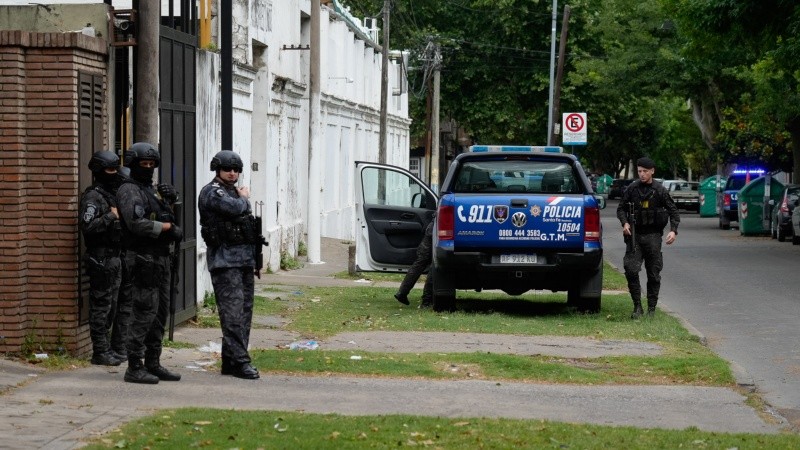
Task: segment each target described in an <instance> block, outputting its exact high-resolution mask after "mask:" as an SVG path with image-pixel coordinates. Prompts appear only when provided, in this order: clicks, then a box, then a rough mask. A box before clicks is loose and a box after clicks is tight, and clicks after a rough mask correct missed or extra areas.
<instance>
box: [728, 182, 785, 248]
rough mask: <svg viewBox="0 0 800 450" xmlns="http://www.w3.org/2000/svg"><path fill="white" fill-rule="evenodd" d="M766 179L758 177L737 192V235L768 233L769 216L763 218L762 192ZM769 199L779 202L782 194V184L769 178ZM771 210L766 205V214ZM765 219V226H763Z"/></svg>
mask: <svg viewBox="0 0 800 450" xmlns="http://www.w3.org/2000/svg"><path fill="white" fill-rule="evenodd" d="M767 177H769V175H767V176H764V177H758V178H756V179H755V180H753V181H751V182H749V183H747V184H746V185H744V187H743V188H742V189H741V190H739V200H738V201H739V233H740V234H742V235H744V236H753V235H759V234H768V233H769V220H768V219H769V216H764V191H765V189H766V185H767ZM770 178H771V179H770V188H769V198H770V199H772V200H775V201H776V202H779V201H780V199H781V195H782V194H783V183H781V182H780V181H778V180H776V179H775V178H772V177H770ZM770 212H771V209H770V206H769V204H767V213H770ZM765 219H766V222H767V225H766V226H764V221H765Z"/></svg>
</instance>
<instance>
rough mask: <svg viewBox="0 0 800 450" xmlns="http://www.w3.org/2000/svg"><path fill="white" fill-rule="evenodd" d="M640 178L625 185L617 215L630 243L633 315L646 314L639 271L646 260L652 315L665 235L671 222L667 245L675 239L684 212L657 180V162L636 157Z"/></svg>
mask: <svg viewBox="0 0 800 450" xmlns="http://www.w3.org/2000/svg"><path fill="white" fill-rule="evenodd" d="M636 166H637V171H638V174H639V179H638V180H636V181H634V182H633V183H631V184H630V186H628V188H627V189H625V192H624V193H623V194H622V199H621V200H620V202H619V206H617V218H618V219H619V221H620V223H621V224H622V234H623V236H624V237H625V241H626V243H628V244H629V245H628V246H627V247H626V251H625V257H624V258H623V266H624V268H625V278H626V279H627V280H628V290H629V291H630V294H631V298H632V299H633V313H632V314H631V318H632V319H638V318H639V317H641V316H642V314H644V311H643V310H642V287H641V284H640V283H639V271H640V270H641V269H642V262H644V267H645V271H646V272H647V315H648V316H652V315H653V314H655V311H656V304H657V303H658V292H659V290H660V289H661V269H662V268H663V266H664V260H663V256H662V254H661V239H662V236H663V234H664V228H665V227H666V226H667V224H669V233H667V238H666V242H667V245H670V244H672V243H673V242H675V237H676V236H677V235H678V224H680V221H681V219H680V216H679V215H678V208H677V207H676V206H675V203H674V202H673V201H672V197H670V195H669V192H668V191H667V190H666V189H665V188H664V186H662V185H661V183H659V182H658V181H655V180H653V175H654V174H655V163H654V162H653V160H652V159H650V158H647V157H643V158H639V159H638V160H637V161H636Z"/></svg>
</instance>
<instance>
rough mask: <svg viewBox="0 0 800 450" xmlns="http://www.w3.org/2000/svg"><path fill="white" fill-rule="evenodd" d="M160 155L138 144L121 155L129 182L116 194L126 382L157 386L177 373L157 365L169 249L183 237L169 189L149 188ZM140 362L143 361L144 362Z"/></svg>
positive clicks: (165, 310) (166, 296) (165, 311)
mask: <svg viewBox="0 0 800 450" xmlns="http://www.w3.org/2000/svg"><path fill="white" fill-rule="evenodd" d="M160 162H161V156H160V155H159V152H158V150H157V149H156V148H155V147H153V145H151V144H148V143H146V142H137V143H135V144H133V145H132V146H131V148H130V149H129V150H128V151H127V153H126V154H125V165H126V166H127V167H129V168H130V170H131V178H130V179H128V180H125V182H123V184H122V186H120V188H119V191H118V192H117V203H118V204H119V208H120V215H121V217H122V225H123V245H124V246H125V264H124V266H125V270H126V276H127V277H128V279H129V280H130V288H129V290H128V293H129V295H130V297H131V298H132V299H133V320H132V322H131V327H130V332H129V335H128V345H127V351H128V369H127V370H126V371H125V381H127V382H129V383H145V384H156V383H158V382H159V380H162V381H178V380H180V379H181V376H180V374H177V373H174V372H171V371H169V370H167V369H166V368H165V367H163V366H162V365H161V340H162V338H163V336H164V328H165V324H166V321H167V316H168V314H169V291H170V286H169V283H170V276H169V274H170V247H171V246H173V245H174V246H177V244H178V243H179V242H180V241H181V240H182V239H183V231H182V230H181V229H180V227H178V226H177V225H175V216H174V215H173V211H172V204H173V203H174V202H175V201H176V200H177V193H176V192H175V189H174V188H173V187H172V186H170V185H159V189H156V188H155V187H154V186H153V174H154V172H155V169H156V168H157V167H158V165H159V163H160ZM142 358H144V363H142Z"/></svg>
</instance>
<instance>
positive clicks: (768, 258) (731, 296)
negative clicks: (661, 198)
mask: <svg viewBox="0 0 800 450" xmlns="http://www.w3.org/2000/svg"><path fill="white" fill-rule="evenodd" d="M618 203H619V201H617V200H612V201H609V202H608V205H607V207H606V209H605V210H604V211H603V213H602V221H603V229H604V239H603V242H604V248H605V252H606V258H608V259H609V261H611V262H612V263H614V264H615V265H617V266H618V267H620V268H621V267H622V257H623V254H624V251H625V246H624V243H623V241H622V231H621V228H620V226H619V222H618V221H617V219H616V208H617V205H618ZM734 224H735V222H734ZM662 252H663V254H664V270H663V271H662V277H661V295H660V301H659V303H660V304H663V305H664V306H665V307H667V308H669V309H670V310H673V311H675V312H676V313H678V314H679V315H680V316H682V317H683V318H685V319H686V320H687V321H688V322H689V323H691V324H692V325H694V326H695V327H696V328H697V329H698V330H699V331H700V332H702V333H703V334H704V335H705V336H706V338H707V340H708V345H709V346H710V347H711V348H712V349H713V350H714V351H716V352H717V353H718V354H719V355H720V356H722V357H723V358H725V359H727V360H728V361H731V362H733V363H735V364H738V365H739V366H741V367H742V368H743V369H744V370H745V371H747V372H748V373H749V375H750V376H751V377H752V378H753V381H754V382H755V386H756V389H757V391H758V392H759V393H760V394H761V395H762V396H763V397H764V399H765V400H766V401H767V402H769V404H770V405H772V406H773V407H775V408H776V409H777V410H778V411H779V412H780V413H781V414H782V415H783V416H784V417H786V418H787V419H788V420H789V421H791V422H793V423H794V424H795V425H797V424H798V423H800V321H799V320H798V319H800V280H798V278H800V277H798V268H800V246H795V245H792V244H791V242H778V241H777V240H773V239H770V238H769V237H768V236H765V237H745V236H741V234H740V232H739V230H738V228H732V229H731V230H720V229H719V227H718V220H717V219H716V218H714V217H710V218H701V217H699V215H698V214H695V213H688V212H684V211H681V225H680V228H679V231H678V239H677V241H676V242H675V243H674V244H673V245H670V246H667V245H664V246H663V249H662ZM640 277H641V280H642V284H643V289H644V282H645V280H646V276H645V274H644V271H642V273H641V274H640Z"/></svg>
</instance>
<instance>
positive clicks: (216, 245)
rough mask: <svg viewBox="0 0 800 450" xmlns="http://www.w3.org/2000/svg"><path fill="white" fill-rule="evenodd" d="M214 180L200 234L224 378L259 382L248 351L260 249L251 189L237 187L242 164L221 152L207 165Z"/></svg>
mask: <svg viewBox="0 0 800 450" xmlns="http://www.w3.org/2000/svg"><path fill="white" fill-rule="evenodd" d="M211 170H212V171H215V172H216V177H214V179H213V180H212V181H211V182H210V183H209V184H207V185H205V186H204V187H203V189H202V190H201V191H200V195H199V198H198V208H199V210H200V226H201V227H202V228H201V230H200V233H201V235H202V236H203V240H204V241H205V243H206V247H207V254H206V260H207V262H208V270H209V272H211V283H212V284H213V285H214V296H215V297H216V301H217V308H218V310H219V320H220V325H221V327H222V374H223V375H233V376H235V377H239V378H244V379H249V380H254V379H257V378H258V377H259V375H258V369H256V368H255V367H253V365H252V364H251V360H250V355H249V354H248V352H247V346H248V343H249V341H250V325H251V322H252V320H253V289H254V276H255V267H256V263H255V258H254V254H255V251H256V249H255V246H256V245H258V246H260V245H261V239H260V237H261V230H257V229H255V228H256V225H255V224H256V221H255V217H253V215H252V213H251V209H250V201H249V200H248V199H249V197H250V189H249V188H248V187H246V186H242V187H237V186H236V182H237V181H238V180H239V174H240V173H241V172H242V159H241V158H240V157H239V155H237V154H236V153H234V152H233V151H230V150H223V151H221V152H218V153H217V154H216V155H214V158H213V159H212V160H211Z"/></svg>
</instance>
